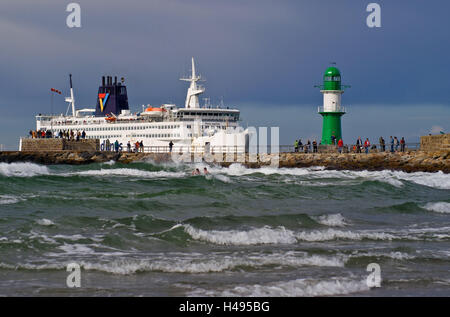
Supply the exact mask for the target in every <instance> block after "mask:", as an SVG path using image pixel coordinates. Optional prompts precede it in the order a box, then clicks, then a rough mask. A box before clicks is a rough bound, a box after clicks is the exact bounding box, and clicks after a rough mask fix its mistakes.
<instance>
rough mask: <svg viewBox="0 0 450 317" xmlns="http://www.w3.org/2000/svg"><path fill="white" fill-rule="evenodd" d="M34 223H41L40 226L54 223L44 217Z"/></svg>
mask: <svg viewBox="0 0 450 317" xmlns="http://www.w3.org/2000/svg"><path fill="white" fill-rule="evenodd" d="M36 223H37V224H38V225H41V226H52V225H54V224H55V223H54V222H53V221H51V220H50V219H45V218H42V219H39V220H37V221H36Z"/></svg>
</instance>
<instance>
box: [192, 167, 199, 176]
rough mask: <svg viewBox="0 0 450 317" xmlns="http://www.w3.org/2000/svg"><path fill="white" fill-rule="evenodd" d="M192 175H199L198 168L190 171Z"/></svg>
mask: <svg viewBox="0 0 450 317" xmlns="http://www.w3.org/2000/svg"><path fill="white" fill-rule="evenodd" d="M192 175H200V170H199V169H198V168H196V169H195V171H193V172H192Z"/></svg>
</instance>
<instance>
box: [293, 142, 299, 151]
mask: <svg viewBox="0 0 450 317" xmlns="http://www.w3.org/2000/svg"><path fill="white" fill-rule="evenodd" d="M294 152H298V140H295V141H294Z"/></svg>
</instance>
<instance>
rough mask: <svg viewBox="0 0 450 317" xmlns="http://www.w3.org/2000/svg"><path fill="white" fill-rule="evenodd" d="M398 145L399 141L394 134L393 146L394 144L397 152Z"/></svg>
mask: <svg viewBox="0 0 450 317" xmlns="http://www.w3.org/2000/svg"><path fill="white" fill-rule="evenodd" d="M399 145H400V142H399V140H398V138H397V137H396V136H394V146H395V152H398V146H399Z"/></svg>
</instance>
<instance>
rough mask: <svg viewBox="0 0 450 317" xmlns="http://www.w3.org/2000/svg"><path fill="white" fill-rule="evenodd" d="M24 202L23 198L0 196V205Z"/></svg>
mask: <svg viewBox="0 0 450 317" xmlns="http://www.w3.org/2000/svg"><path fill="white" fill-rule="evenodd" d="M22 200H23V199H22V198H19V197H17V196H13V195H0V205H10V204H15V203H18V202H19V201H22Z"/></svg>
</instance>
